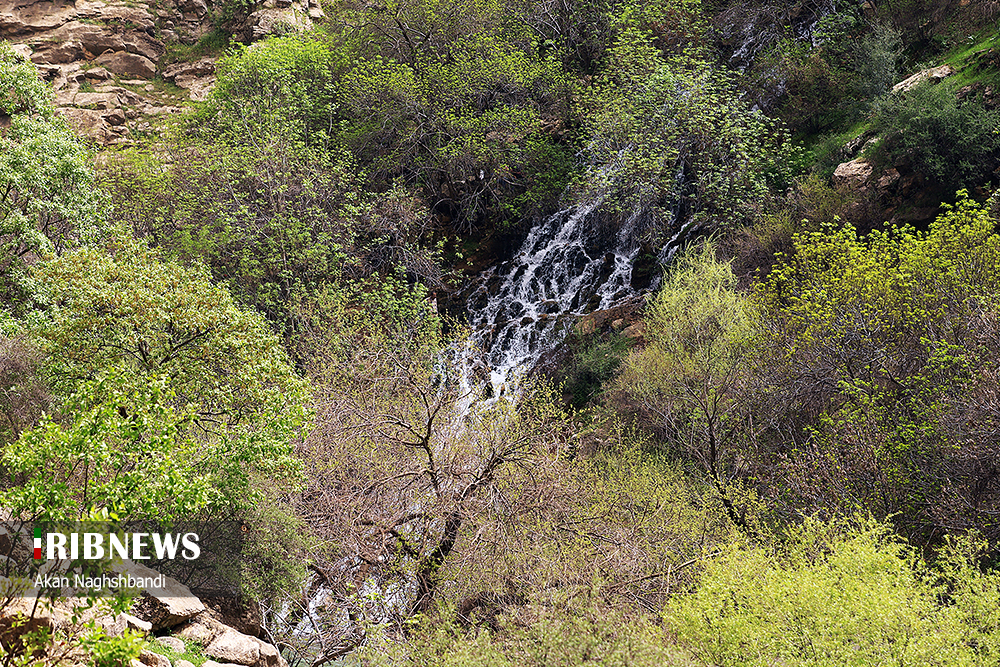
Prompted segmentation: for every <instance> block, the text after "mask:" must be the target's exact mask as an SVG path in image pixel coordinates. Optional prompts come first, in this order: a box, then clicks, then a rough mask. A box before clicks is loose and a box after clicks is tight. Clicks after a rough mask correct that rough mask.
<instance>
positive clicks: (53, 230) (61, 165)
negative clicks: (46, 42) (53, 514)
mask: <svg viewBox="0 0 1000 667" xmlns="http://www.w3.org/2000/svg"><path fill="white" fill-rule="evenodd" d="M0 91H2V92H0V116H4V115H9V116H11V119H10V127H9V128H8V129H7V130H0V296H2V297H3V301H4V302H5V307H6V308H8V309H10V310H11V311H13V313H12V314H16V315H21V314H23V312H22V311H23V310H24V309H25V308H26V307H27V306H28V305H29V304H30V302H31V300H32V299H33V298H34V297H35V296H36V295H35V293H34V290H35V288H34V286H33V285H32V282H31V279H30V277H29V276H28V273H27V269H26V264H25V260H26V258H30V257H32V256H43V257H44V256H49V255H51V254H52V253H54V252H61V251H62V250H63V249H64V248H67V247H72V246H73V245H75V244H77V243H80V242H86V241H89V240H93V239H95V238H96V237H98V236H99V235H100V224H101V223H102V221H103V214H104V208H103V200H102V198H101V196H100V193H99V192H97V191H96V190H95V188H94V182H93V175H92V173H91V169H90V164H89V154H88V152H87V151H86V149H85V148H84V147H83V146H82V145H81V144H80V143H79V142H78V141H77V140H76V137H75V136H74V135H73V133H72V132H71V131H70V130H69V129H68V128H67V127H66V124H65V123H64V122H63V121H62V119H60V118H57V117H55V116H54V115H53V108H52V103H51V98H52V94H51V91H50V90H49V88H48V86H47V85H46V84H45V83H44V82H43V81H41V80H40V79H39V78H38V74H37V73H36V71H35V68H34V66H33V65H32V64H31V63H29V62H27V61H25V60H22V59H21V58H20V56H18V55H17V54H15V53H14V52H13V50H12V49H11V48H10V47H9V46H8V45H7V44H6V43H0Z"/></svg>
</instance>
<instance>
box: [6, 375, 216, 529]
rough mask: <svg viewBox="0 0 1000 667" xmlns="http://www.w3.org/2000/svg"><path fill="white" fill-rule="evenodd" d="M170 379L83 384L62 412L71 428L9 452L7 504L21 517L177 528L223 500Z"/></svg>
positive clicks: (50, 430) (32, 435)
mask: <svg viewBox="0 0 1000 667" xmlns="http://www.w3.org/2000/svg"><path fill="white" fill-rule="evenodd" d="M174 399H175V396H174V395H173V393H172V391H171V390H170V388H169V379H168V378H166V377H162V376H161V377H158V378H146V379H144V381H143V382H141V383H137V382H135V379H134V378H128V377H122V376H115V375H111V376H110V377H108V378H106V379H102V380H98V381H94V382H86V383H83V384H82V385H81V386H80V387H79V390H78V391H77V392H76V393H74V394H73V395H72V396H70V397H69V398H68V399H67V401H66V404H65V406H64V407H65V410H66V412H67V414H70V415H72V421H71V422H70V423H69V424H68V425H65V426H63V425H61V424H59V423H57V422H55V421H53V420H52V419H51V418H50V417H46V418H44V419H43V420H42V423H41V424H40V425H39V426H38V427H37V428H35V429H33V430H31V431H27V432H25V433H24V434H22V435H21V437H20V439H19V440H17V441H16V442H14V443H12V444H11V445H10V446H8V447H7V448H6V449H5V450H4V453H3V458H2V465H3V467H4V469H5V471H6V472H7V473H8V474H9V480H8V484H9V486H8V485H5V487H7V488H5V490H4V491H2V492H0V502H2V503H3V505H4V506H5V507H8V508H10V509H11V510H12V511H13V512H14V513H15V515H17V516H32V517H44V518H45V520H48V521H74V520H81V519H83V518H86V517H87V516H89V515H90V514H91V513H92V512H94V511H100V510H104V511H109V512H112V513H116V514H117V515H118V516H119V517H121V518H125V519H128V518H133V519H134V518H151V517H155V518H157V519H164V520H170V519H173V518H175V517H177V516H180V515H183V514H187V513H191V512H193V511H195V510H198V509H200V508H202V507H205V506H206V505H208V504H210V503H211V502H213V501H214V500H216V499H217V498H218V497H219V492H218V490H217V489H215V488H213V486H212V478H211V476H210V475H209V474H208V472H207V471H206V470H205V469H204V466H203V465H202V463H203V462H202V460H201V456H199V445H198V443H197V441H196V440H195V439H194V438H193V437H192V435H191V433H190V429H189V426H190V424H191V422H192V421H193V419H194V418H195V415H194V413H193V412H192V411H191V410H190V408H188V407H186V406H184V407H181V408H179V409H178V408H175V407H173V406H172V404H173V403H175V400H174Z"/></svg>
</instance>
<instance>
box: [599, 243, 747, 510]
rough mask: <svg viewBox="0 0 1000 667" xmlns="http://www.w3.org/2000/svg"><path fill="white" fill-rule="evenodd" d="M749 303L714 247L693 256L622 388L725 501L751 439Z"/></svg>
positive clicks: (679, 272) (653, 313)
mask: <svg viewBox="0 0 1000 667" xmlns="http://www.w3.org/2000/svg"><path fill="white" fill-rule="evenodd" d="M745 301H746V299H745V297H744V296H742V295H741V294H739V293H737V292H736V277H735V276H734V275H733V272H732V269H731V267H730V265H729V263H728V262H725V261H721V260H719V259H717V258H716V256H715V250H714V248H713V246H712V245H711V244H706V245H705V246H703V247H702V248H700V249H697V250H693V251H689V252H688V253H687V254H685V255H683V256H682V257H680V258H678V259H677V260H676V263H675V265H674V266H673V267H672V268H671V271H670V272H669V273H668V274H667V276H666V277H665V278H664V284H663V287H662V288H661V290H660V292H659V293H658V294H657V295H656V298H655V300H654V301H653V303H652V304H651V306H650V312H649V316H648V318H647V327H648V330H647V338H648V339H649V344H648V345H647V346H646V347H645V348H644V349H641V350H637V351H635V352H633V353H632V355H631V356H630V357H629V358H628V360H627V361H626V363H625V369H624V371H623V372H622V374H621V376H620V378H619V380H618V387H619V388H620V389H621V390H622V392H623V393H624V394H625V395H626V396H627V397H628V398H629V399H630V400H631V401H634V402H636V403H637V404H638V405H639V407H640V408H641V414H642V415H643V416H644V417H646V418H647V419H650V420H651V421H652V423H653V425H654V427H655V428H656V429H657V431H658V433H659V434H660V435H661V436H662V437H664V438H665V439H666V440H667V441H668V442H670V443H671V444H672V445H673V446H674V448H676V450H678V451H679V452H681V453H683V454H685V455H686V456H689V457H692V458H694V459H695V460H697V461H698V462H699V463H701V465H702V467H703V469H704V470H705V472H707V473H708V474H709V475H710V477H711V478H712V481H713V483H714V484H715V486H716V488H717V489H718V490H719V492H720V493H722V494H723V495H725V491H724V487H725V484H726V478H727V477H728V476H729V474H728V473H730V472H732V471H731V470H730V469H728V468H729V463H730V462H731V461H732V455H733V454H734V453H735V450H736V449H737V445H738V444H739V440H738V439H739V438H741V437H744V436H746V435H747V432H746V429H745V428H743V427H744V424H745V422H746V421H747V419H746V414H744V413H745V406H744V405H743V403H742V401H741V397H740V394H739V391H740V386H741V385H743V384H745V383H746V380H747V373H748V370H749V368H750V365H749V361H750V347H749V336H748V332H749V323H750V317H749V311H748V308H747V305H746V303H745ZM734 518H735V515H734Z"/></svg>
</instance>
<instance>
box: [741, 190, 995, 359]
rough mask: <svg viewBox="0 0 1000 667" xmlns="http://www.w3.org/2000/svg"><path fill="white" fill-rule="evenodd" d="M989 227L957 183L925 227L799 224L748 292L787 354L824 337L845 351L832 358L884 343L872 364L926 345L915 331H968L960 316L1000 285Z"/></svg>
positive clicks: (936, 335) (950, 335)
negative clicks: (953, 196)
mask: <svg viewBox="0 0 1000 667" xmlns="http://www.w3.org/2000/svg"><path fill="white" fill-rule="evenodd" d="M993 227H994V222H993V220H991V219H990V217H989V215H988V214H987V212H986V211H985V210H984V209H983V208H981V207H980V206H978V205H977V204H976V203H975V202H973V201H971V200H969V199H967V198H965V197H964V196H963V193H960V197H959V201H958V204H957V205H956V206H955V207H954V208H952V209H949V210H947V212H946V213H944V214H943V215H942V216H940V217H939V218H938V220H937V221H935V222H934V223H933V224H932V225H931V227H930V230H929V231H927V232H918V231H916V230H914V229H912V228H907V227H902V228H889V229H887V230H886V231H874V232H872V233H871V234H869V235H868V236H867V237H866V238H862V237H859V236H858V234H857V233H856V232H855V230H854V229H853V228H852V227H851V226H850V225H845V226H843V227H841V228H839V229H835V228H833V227H832V226H827V227H825V228H824V229H823V230H821V231H816V232H810V233H806V234H800V235H798V236H797V237H796V239H795V253H794V255H792V256H791V257H790V258H789V260H788V262H787V263H786V264H785V265H784V266H783V267H781V268H778V269H776V270H775V271H773V272H772V274H771V276H770V278H769V280H768V281H767V283H766V284H765V285H763V286H762V287H761V289H760V290H758V302H759V304H760V307H761V308H762V311H763V312H764V313H765V314H766V315H767V316H770V317H774V318H776V319H779V320H780V321H781V322H782V325H783V327H784V329H785V331H786V332H787V335H788V338H787V339H786V340H787V342H788V346H787V347H785V348H784V349H785V351H786V353H787V355H788V356H789V357H791V356H793V355H801V354H802V353H804V352H805V351H806V350H808V349H810V348H813V349H815V348H816V346H817V345H824V344H828V345H831V346H835V347H836V350H837V351H843V352H848V351H852V352H853V353H854V354H851V355H842V356H841V357H840V358H849V357H851V356H854V357H855V358H856V356H857V352H858V351H859V349H860V348H863V347H867V346H870V345H879V346H880V347H881V346H882V345H886V344H888V345H890V347H889V348H888V350H887V352H888V354H887V355H886V357H887V358H886V360H885V361H882V362H881V364H882V365H883V366H884V367H889V365H890V364H892V363H893V362H894V361H895V362H897V363H898V360H899V356H898V355H899V354H901V353H902V352H903V350H904V349H905V348H908V347H912V346H917V345H926V343H921V340H922V339H926V340H927V341H947V342H959V341H960V340H962V338H963V337H964V335H965V334H967V333H968V331H967V327H968V322H965V323H964V324H963V320H966V319H967V318H969V317H971V316H973V315H974V314H976V313H979V312H982V310H983V309H984V308H989V307H990V306H992V303H993V299H994V298H995V296H994V295H995V294H996V293H997V288H998V287H1000V263H998V260H1000V237H997V236H996V235H995V234H994V233H993ZM855 346H859V347H855ZM830 354H831V356H833V355H836V354H837V352H836V351H834V350H831V351H830ZM831 361H832V359H831Z"/></svg>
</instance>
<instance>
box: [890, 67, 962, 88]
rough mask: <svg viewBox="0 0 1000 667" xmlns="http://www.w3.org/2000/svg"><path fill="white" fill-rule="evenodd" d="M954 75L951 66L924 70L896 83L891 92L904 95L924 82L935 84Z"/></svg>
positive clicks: (953, 69)
mask: <svg viewBox="0 0 1000 667" xmlns="http://www.w3.org/2000/svg"><path fill="white" fill-rule="evenodd" d="M954 73H955V68H954V67H952V66H951V65H941V66H940V67H932V68H931V69H925V70H923V71H920V72H917V73H916V74H914V75H913V76H911V77H909V78H906V79H903V80H902V81H900V82H899V83H897V84H896V85H895V86H893V87H892V92H894V93H905V92H907V91H910V90H913V89H914V88H916V87H917V86H919V85H920V84H921V83H923V82H924V81H930V82H931V83H937V82H938V81H941V80H942V79H947V78H948V77H949V76H951V75H953V74H954Z"/></svg>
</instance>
